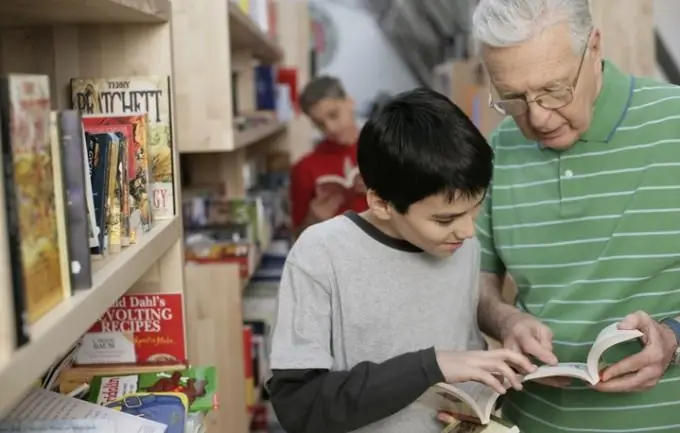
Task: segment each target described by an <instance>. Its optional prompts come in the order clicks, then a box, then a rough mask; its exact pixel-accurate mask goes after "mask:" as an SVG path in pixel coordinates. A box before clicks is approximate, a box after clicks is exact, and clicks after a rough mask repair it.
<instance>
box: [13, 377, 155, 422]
mask: <svg viewBox="0 0 680 433" xmlns="http://www.w3.org/2000/svg"><path fill="white" fill-rule="evenodd" d="M76 419H81V420H82V419H85V420H90V419H93V420H97V419H104V420H110V421H112V422H113V424H114V425H115V433H164V432H165V430H166V428H167V427H166V426H165V425H163V424H160V423H157V422H155V421H150V420H147V419H144V418H140V417H137V416H134V415H129V414H126V413H123V412H120V411H117V410H114V409H109V408H106V407H103V406H99V405H96V404H94V403H89V402H87V401H82V400H78V399H75V398H72V397H68V396H65V395H62V394H59V393H56V392H52V391H47V390H45V389H42V388H35V389H33V390H31V391H30V392H29V394H28V395H27V396H26V398H24V400H22V401H21V403H19V404H18V405H17V406H16V407H15V408H14V409H13V410H12V411H11V412H10V413H8V414H7V416H6V417H5V419H4V420H3V421H23V420H76Z"/></svg>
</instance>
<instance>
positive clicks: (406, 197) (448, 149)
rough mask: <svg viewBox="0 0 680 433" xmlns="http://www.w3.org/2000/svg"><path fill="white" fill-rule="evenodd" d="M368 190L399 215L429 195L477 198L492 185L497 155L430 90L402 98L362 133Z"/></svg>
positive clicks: (460, 113)
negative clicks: (494, 158) (494, 160)
mask: <svg viewBox="0 0 680 433" xmlns="http://www.w3.org/2000/svg"><path fill="white" fill-rule="evenodd" d="M357 147H358V148H357V153H358V154H357V158H358V161H357V162H358V165H359V171H360V172H361V175H362V177H363V179H364V182H365V184H366V187H367V188H368V189H370V190H373V191H374V192H375V193H376V194H377V195H378V196H379V197H380V198H382V199H383V200H386V201H387V202H389V203H390V204H391V205H392V206H393V207H394V208H395V209H396V210H397V212H399V213H402V214H404V213H406V212H407V211H408V209H409V207H410V206H411V205H412V204H414V203H416V202H419V201H421V200H423V199H425V198H427V197H429V196H431V195H435V194H439V193H446V194H447V195H448V197H449V199H450V200H453V199H454V197H458V196H463V197H474V196H476V195H477V194H479V193H483V192H485V191H486V189H487V188H488V186H489V183H490V181H491V174H492V168H493V151H492V150H491V147H490V146H489V144H488V143H487V141H486V139H485V138H484V136H483V135H482V134H481V133H480V132H479V130H478V129H477V127H476V126H475V125H474V124H473V123H472V121H471V120H470V119H469V118H468V117H467V116H466V115H465V113H463V111H462V110H461V109H460V108H458V107H457V106H456V105H455V104H453V103H452V102H451V101H450V100H449V99H448V98H447V97H446V96H444V95H442V94H440V93H438V92H435V91H434V90H430V89H416V90H411V91H408V92H404V93H400V94H398V95H396V96H395V97H394V98H392V99H391V100H390V101H389V102H387V103H386V104H385V105H384V106H383V107H382V108H381V109H380V110H379V111H378V112H376V113H374V114H373V115H372V116H371V117H370V118H369V119H368V121H367V122H366V123H365V125H364V127H363V128H362V129H361V133H360V134H359V141H358V144H357Z"/></svg>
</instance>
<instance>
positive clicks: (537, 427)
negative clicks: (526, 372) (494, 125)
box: [477, 62, 680, 433]
mask: <svg viewBox="0 0 680 433" xmlns="http://www.w3.org/2000/svg"><path fill="white" fill-rule="evenodd" d="M491 143H492V146H493V147H494V149H495V167H494V179H493V185H492V187H491V189H490V193H489V197H488V199H487V200H486V205H485V210H484V211H483V212H481V215H480V217H479V219H478V227H477V236H478V238H479V240H480V242H481V244H482V249H483V253H482V267H483V270H484V271H487V272H494V273H503V272H504V271H506V270H507V271H508V272H509V273H510V275H512V277H513V278H514V279H515V281H516V282H517V285H518V291H519V296H518V301H517V306H518V307H519V308H520V309H523V310H524V311H526V312H528V313H530V314H532V315H534V316H536V317H538V318H539V319H540V320H541V321H542V322H544V323H545V324H547V325H548V326H550V328H551V329H552V331H553V333H554V341H553V344H554V350H555V354H556V355H557V357H558V358H559V360H560V361H577V362H584V361H585V360H586V356H587V354H588V350H589V348H590V346H591V344H592V342H593V340H594V339H595V336H596V335H597V333H598V332H599V331H600V330H601V329H602V328H603V327H605V326H606V325H609V324H611V323H614V322H616V321H619V320H620V319H621V318H623V317H624V316H626V315H627V314H628V313H632V312H634V311H637V310H643V311H646V312H647V313H649V314H650V315H651V316H652V317H654V318H656V319H661V318H664V317H668V316H678V315H680V87H676V86H672V85H669V84H664V83H659V82H656V81H654V80H651V79H648V78H638V77H631V76H629V75H626V74H624V73H623V72H621V71H620V70H619V69H617V67H616V66H615V65H613V64H611V63H609V62H606V63H605V69H604V83H603V88H602V91H601V93H600V95H599V97H598V99H597V102H596V104H595V111H594V117H593V122H592V125H591V127H590V129H589V130H588V131H587V132H586V133H585V134H584V135H583V136H582V137H581V140H580V141H579V142H578V143H576V144H575V145H574V146H572V147H571V148H569V149H568V150H565V151H554V150H551V149H547V148H543V147H541V145H540V144H538V143H536V142H532V141H529V140H527V139H526V138H524V136H523V135H522V134H521V132H520V131H519V129H518V128H517V126H516V125H515V123H514V121H513V120H512V119H510V118H508V119H505V120H504V121H503V122H502V124H501V125H500V126H499V128H498V129H497V130H496V131H495V132H494V135H493V136H492V138H491ZM639 348H640V346H639V343H637V342H631V343H628V344H627V345H623V346H622V347H619V348H617V349H615V350H611V351H609V352H607V353H605V356H604V358H605V361H606V362H609V363H611V362H614V361H616V360H618V359H621V357H622V356H624V355H625V354H626V353H632V352H633V351H637V350H639ZM503 413H504V415H505V416H507V417H508V418H509V419H510V420H511V421H513V422H515V423H516V424H517V425H518V426H519V427H520V429H521V431H522V432H523V433H553V432H589V433H597V432H602V433H605V432H606V433H612V432H669V433H670V432H679V431H680V367H675V368H673V369H671V371H669V372H668V373H667V374H666V376H665V377H664V378H662V379H661V381H660V383H659V384H658V385H657V386H656V387H655V388H654V389H652V390H651V391H647V392H640V393H626V394H614V393H599V392H596V391H593V390H590V389H589V388H587V387H586V386H583V384H581V383H579V384H575V385H574V386H572V387H570V388H567V389H556V388H550V387H546V386H542V385H538V384H535V383H534V384H527V386H526V387H525V391H522V392H514V393H510V394H509V395H508V398H507V399H506V403H505V404H504V407H503Z"/></svg>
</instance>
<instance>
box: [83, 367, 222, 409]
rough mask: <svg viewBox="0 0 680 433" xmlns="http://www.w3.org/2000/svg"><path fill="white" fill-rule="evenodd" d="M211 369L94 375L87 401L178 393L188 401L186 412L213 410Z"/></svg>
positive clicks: (214, 397) (213, 373)
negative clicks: (147, 394) (146, 394)
mask: <svg viewBox="0 0 680 433" xmlns="http://www.w3.org/2000/svg"><path fill="white" fill-rule="evenodd" d="M216 389H217V373H216V370H215V367H190V368H187V369H185V370H174V371H172V370H171V371H164V372H159V373H139V374H125V375H119V376H95V377H94V378H93V379H92V382H91V383H90V391H89V393H88V397H87V399H88V401H90V402H92V403H97V404H100V405H104V404H108V403H110V402H112V401H114V400H117V399H119V398H121V397H124V396H126V395H130V394H134V393H138V392H150V393H153V392H181V393H184V394H185V395H186V396H187V398H188V399H189V412H208V411H210V410H212V409H214V408H215V407H217V395H216Z"/></svg>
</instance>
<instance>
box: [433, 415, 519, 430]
mask: <svg viewBox="0 0 680 433" xmlns="http://www.w3.org/2000/svg"><path fill="white" fill-rule="evenodd" d="M441 433H520V431H519V429H518V428H517V426H514V425H512V424H510V423H508V422H506V421H504V420H502V419H500V418H498V417H495V416H493V415H491V420H490V421H489V423H488V424H479V422H475V421H458V420H456V421H455V422H453V423H451V424H449V425H448V426H446V428H445V429H444V430H442V432H441Z"/></svg>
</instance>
